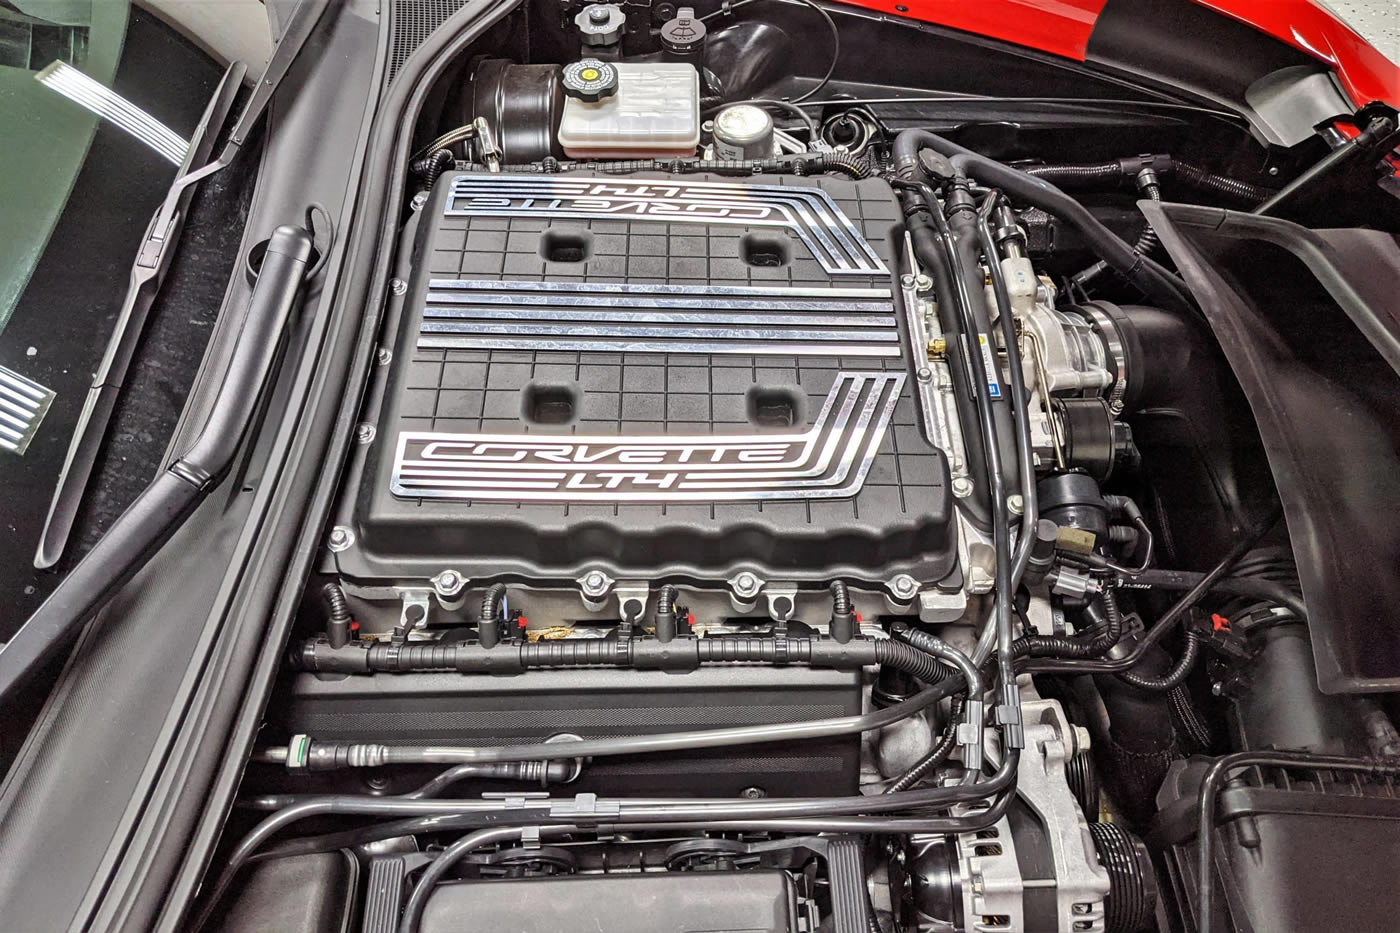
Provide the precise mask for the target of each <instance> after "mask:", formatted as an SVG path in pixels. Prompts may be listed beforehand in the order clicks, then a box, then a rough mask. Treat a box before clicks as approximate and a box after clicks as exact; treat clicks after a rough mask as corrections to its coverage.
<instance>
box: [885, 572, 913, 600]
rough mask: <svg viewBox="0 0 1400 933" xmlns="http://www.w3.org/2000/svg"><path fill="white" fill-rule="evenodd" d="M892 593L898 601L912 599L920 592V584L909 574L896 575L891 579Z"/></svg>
mask: <svg viewBox="0 0 1400 933" xmlns="http://www.w3.org/2000/svg"><path fill="white" fill-rule="evenodd" d="M889 587H890V593H891V595H893V596H894V597H895V598H896V599H912V598H913V597H914V595H915V594H916V593H918V592H919V583H918V581H917V580H915V579H914V578H913V577H911V576H909V574H907V573H901V574H896V575H895V576H894V577H892V578H890V582H889Z"/></svg>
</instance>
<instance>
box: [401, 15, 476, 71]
mask: <svg viewBox="0 0 1400 933" xmlns="http://www.w3.org/2000/svg"><path fill="white" fill-rule="evenodd" d="M466 5H467V0H394V10H393V16H394V19H393V29H394V33H393V37H392V39H391V43H392V44H391V46H390V49H389V79H390V80H393V77H394V75H396V74H398V73H399V69H400V68H401V67H403V63H404V62H406V61H408V56H410V55H412V54H413V51H414V49H416V48H418V46H420V45H422V44H423V40H424V39H427V38H428V36H430V35H432V33H433V30H435V29H437V28H438V27H439V26H441V25H442V24H443V23H445V22H446V21H447V18H448V17H449V16H451V15H452V14H453V13H456V12H457V11H458V10H460V9H461V8H462V7H464V6H466Z"/></svg>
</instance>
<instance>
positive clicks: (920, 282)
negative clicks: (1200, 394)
mask: <svg viewBox="0 0 1400 933" xmlns="http://www.w3.org/2000/svg"><path fill="white" fill-rule="evenodd" d="M914 284H915V285H917V286H918V289H919V291H921V292H927V291H932V290H933V279H931V278H929V277H928V276H926V275H922V274H921V275H920V276H919V277H918V278H916V279H915V280H914Z"/></svg>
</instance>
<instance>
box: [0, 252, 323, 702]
mask: <svg viewBox="0 0 1400 933" xmlns="http://www.w3.org/2000/svg"><path fill="white" fill-rule="evenodd" d="M311 254H312V240H311V234H310V233H308V232H307V231H306V230H305V229H304V228H302V227H291V226H283V227H278V228H277V229H276V230H274V231H273V232H272V237H271V238H270V239H269V240H268V241H267V251H266V253H265V254H264V257H263V261H262V266H261V267H260V268H259V270H258V279H257V282H256V283H255V284H254V286H253V294H252V296H251V298H249V301H248V312H247V317H246V318H245V319H244V321H243V327H242V330H241V331H240V333H239V335H238V343H237V344H236V345H235V346H234V349H233V356H232V358H231V359H230V360H229V366H228V372H227V373H226V374H225V375H224V379H223V382H222V384H220V386H219V391H218V393H217V394H216V395H215V397H214V403H213V405H212V406H211V407H210V414H209V416H208V418H207V419H206V420H205V423H204V427H203V429H202V430H201V431H200V432H199V436H198V437H196V438H195V440H194V443H192V444H191V445H190V446H189V448H187V449H186V450H185V452H184V453H183V454H182V455H181V456H179V457H178V458H176V460H175V462H173V463H172V464H170V466H169V467H167V468H166V469H165V470H164V471H162V472H161V473H160V475H158V476H157V477H156V478H155V480H154V481H152V483H151V484H150V485H149V486H147V487H146V488H145V489H144V490H143V491H142V492H141V494H140V495H139V496H137V497H136V501H134V502H133V503H132V504H131V507H130V508H128V509H127V510H126V511H125V512H123V513H122V514H121V517H120V518H118V519H117V520H116V522H114V523H113V524H112V527H111V529H110V530H108V532H107V534H105V535H103V536H102V538H101V539H100V540H99V541H98V542H97V544H96V545H94V546H93V549H92V550H91V551H89V552H88V553H87V555H86V556H85V557H83V559H82V560H80V561H79V562H78V564H77V566H76V567H74V568H73V570H72V572H70V573H69V574H68V576H67V577H65V578H64V579H63V582H62V583H60V584H59V585H58V587H57V588H56V589H55V590H54V591H53V593H52V594H50V595H49V598H48V599H46V600H44V604H43V605H42V606H40V607H39V609H38V611H37V612H35V613H34V615H32V616H30V617H29V621H27V622H26V623H25V624H24V626H23V627H22V628H20V630H19V631H18V632H16V633H15V637H14V638H13V639H11V640H10V642H9V643H8V644H7V645H5V648H4V650H0V701H3V700H4V699H5V698H6V697H8V696H9V695H10V694H11V693H12V692H13V691H14V690H16V689H17V688H18V687H20V686H21V685H22V684H23V683H24V682H25V681H26V680H27V679H28V677H29V675H30V674H32V673H34V672H35V671H36V670H37V669H38V668H39V667H40V666H41V665H42V664H43V663H44V662H45V661H47V660H48V659H49V658H51V657H53V656H54V654H55V653H56V652H57V651H58V650H59V649H60V648H61V647H63V646H64V645H65V644H67V642H68V640H69V638H70V637H72V636H73V635H74V634H76V632H77V631H78V629H79V627H81V626H82V624H83V623H85V622H86V621H87V620H88V619H89V618H90V617H91V615H92V614H93V613H94V612H95V611H97V609H99V608H100V607H101V606H102V605H103V604H105V603H106V602H107V600H109V599H110V598H111V597H112V594H114V593H115V592H116V591H117V589H118V588H119V587H121V586H123V585H124V584H125V583H126V582H127V581H129V580H130V579H131V578H132V577H133V576H135V575H136V573H137V571H139V570H140V569H141V568H142V567H144V566H145V565H146V561H148V560H149V559H150V558H151V556H152V555H153V554H155V552H156V551H157V550H159V549H160V547H161V545H163V544H165V542H166V541H168V540H169V539H170V537H171V535H173V534H174V533H175V531H176V530H177V529H178V528H179V527H180V525H181V523H183V522H184V520H185V519H186V518H187V517H189V515H190V513H191V512H193V511H194V508H195V506H197V505H199V503H200V502H202V501H203V500H204V498H205V497H206V496H208V495H209V493H210V491H212V490H213V489H214V487H215V486H217V485H218V483H219V481H220V480H221V479H223V477H224V476H225V475H226V474H227V473H228V471H229V469H230V468H231V467H232V466H233V460H234V456H235V455H236V454H237V452H238V448H239V446H240V445H241V444H242V442H243V435H244V434H246V433H247V430H248V426H249V424H251V422H252V420H253V415H254V414H255V413H256V411H257V409H258V400H259V397H260V396H261V395H262V390H263V386H264V384H265V383H266V382H267V380H268V374H269V373H270V372H271V371H272V368H273V361H274V360H275V359H276V355H277V347H278V345H279V344H280V343H281V341H282V333H283V331H284V330H286V325H287V321H288V319H289V318H290V317H291V314H292V308H293V307H294V306H295V305H296V302H297V299H298V298H299V296H300V295H301V289H302V284H303V283H304V282H305V280H306V273H307V270H308V268H309V266H310V262H311Z"/></svg>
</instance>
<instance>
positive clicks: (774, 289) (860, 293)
mask: <svg viewBox="0 0 1400 933" xmlns="http://www.w3.org/2000/svg"><path fill="white" fill-rule="evenodd" d="M428 287H429V288H430V289H458V290H460V289H470V290H472V291H512V292H514V291H521V292H580V293H587V294H599V295H625V294H632V293H646V294H652V295H695V296H697V297H703V298H726V297H730V298H803V297H810V298H825V299H833V300H834V299H837V298H883V299H885V300H886V301H888V300H889V298H890V290H889V289H888V288H825V287H821V286H812V287H807V286H801V285H672V284H663V285H637V284H633V283H630V282H538V281H521V282H516V281H503V280H500V279H431V280H429V282H428Z"/></svg>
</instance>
